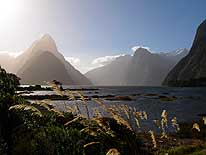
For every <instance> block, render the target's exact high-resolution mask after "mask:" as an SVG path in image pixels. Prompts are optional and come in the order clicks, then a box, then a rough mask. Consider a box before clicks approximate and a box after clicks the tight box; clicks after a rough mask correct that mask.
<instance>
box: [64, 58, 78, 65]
mask: <svg viewBox="0 0 206 155" xmlns="http://www.w3.org/2000/svg"><path fill="white" fill-rule="evenodd" d="M65 59H66V60H67V61H68V62H69V63H71V64H72V65H74V66H75V65H79V64H80V59H79V58H74V57H65Z"/></svg>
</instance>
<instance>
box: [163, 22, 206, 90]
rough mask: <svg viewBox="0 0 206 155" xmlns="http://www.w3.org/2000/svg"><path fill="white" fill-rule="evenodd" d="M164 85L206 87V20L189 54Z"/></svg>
mask: <svg viewBox="0 0 206 155" xmlns="http://www.w3.org/2000/svg"><path fill="white" fill-rule="evenodd" d="M163 85H168V86H206V20H204V21H203V22H202V23H201V24H200V25H199V26H198V28H197V31H196V35H195V39H194V41H193V45H192V47H191V49H190V52H189V54H188V55H187V56H186V57H184V58H183V59H182V60H181V61H180V62H179V63H178V64H177V65H176V66H175V67H174V68H173V69H172V70H171V71H170V72H169V74H168V75H167V77H166V78H165V80H164V82H163Z"/></svg>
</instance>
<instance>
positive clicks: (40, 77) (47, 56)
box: [19, 52, 74, 85]
mask: <svg viewBox="0 0 206 155" xmlns="http://www.w3.org/2000/svg"><path fill="white" fill-rule="evenodd" d="M45 60H46V63H45ZM37 64H38V65H37ZM19 76H20V77H21V81H22V83H23V84H45V83H44V81H52V80H58V81H63V82H64V84H69V85H70V84H73V83H74V81H72V79H71V76H70V75H69V74H68V73H67V70H66V68H65V66H64V64H63V63H62V62H61V61H60V60H59V59H58V58H56V57H55V56H54V55H53V54H52V53H50V52H43V53H41V54H39V55H36V56H34V57H33V58H32V59H31V60H30V61H29V62H28V63H27V64H26V67H24V68H23V69H22V70H21V74H20V75H19Z"/></svg>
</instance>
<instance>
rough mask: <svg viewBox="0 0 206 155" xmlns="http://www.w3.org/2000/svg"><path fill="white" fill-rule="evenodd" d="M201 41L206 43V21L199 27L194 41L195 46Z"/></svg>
mask: <svg viewBox="0 0 206 155" xmlns="http://www.w3.org/2000/svg"><path fill="white" fill-rule="evenodd" d="M201 41H205V42H206V19H205V20H204V21H203V22H202V23H201V24H200V25H199V26H198V29H197V32H196V36H195V40H194V45H196V44H197V43H199V42H201Z"/></svg>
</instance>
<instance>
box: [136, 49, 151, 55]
mask: <svg viewBox="0 0 206 155" xmlns="http://www.w3.org/2000/svg"><path fill="white" fill-rule="evenodd" d="M148 54H151V53H150V51H149V50H148V48H144V47H138V48H137V49H136V50H135V52H134V56H137V55H148Z"/></svg>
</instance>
